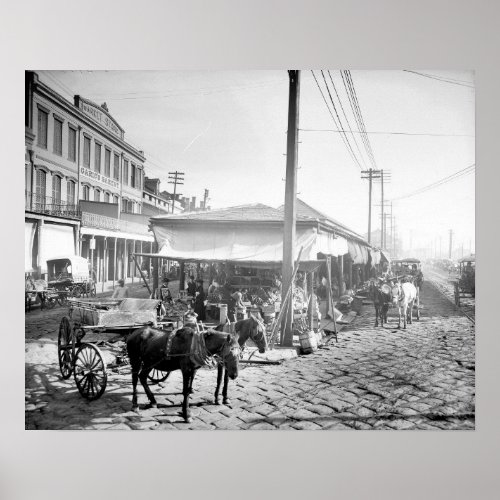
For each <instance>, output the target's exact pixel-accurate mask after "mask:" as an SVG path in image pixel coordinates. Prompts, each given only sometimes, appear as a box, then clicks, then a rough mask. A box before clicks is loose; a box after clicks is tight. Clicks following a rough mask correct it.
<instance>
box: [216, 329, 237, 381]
mask: <svg viewBox="0 0 500 500" xmlns="http://www.w3.org/2000/svg"><path fill="white" fill-rule="evenodd" d="M240 352H241V349H240V344H238V341H237V340H236V337H234V336H232V335H228V336H227V339H226V341H225V342H224V346H223V347H222V351H221V354H220V355H221V357H222V361H223V363H224V365H225V367H226V370H227V374H228V376H229V378H230V379H231V380H234V379H235V378H236V377H237V376H238V367H239V359H240Z"/></svg>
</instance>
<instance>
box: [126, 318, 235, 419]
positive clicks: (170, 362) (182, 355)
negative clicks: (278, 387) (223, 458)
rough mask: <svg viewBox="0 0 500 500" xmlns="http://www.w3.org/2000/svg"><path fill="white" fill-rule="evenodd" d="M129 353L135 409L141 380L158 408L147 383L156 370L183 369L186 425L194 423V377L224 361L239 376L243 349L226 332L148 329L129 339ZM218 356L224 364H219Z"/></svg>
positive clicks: (227, 367)
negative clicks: (241, 350) (152, 371)
mask: <svg viewBox="0 0 500 500" xmlns="http://www.w3.org/2000/svg"><path fill="white" fill-rule="evenodd" d="M127 352H128V355H129V359H130V365H131V368H132V386H133V395H132V408H133V409H135V408H137V381H138V380H140V381H141V384H142V386H143V387H144V391H145V392H146V395H147V397H148V399H149V402H150V404H151V407H156V399H155V397H154V395H153V393H152V392H151V389H150V388H149V387H148V381H147V380H148V374H149V372H150V371H151V370H152V369H153V368H156V369H157V370H161V371H165V372H171V371H174V370H181V371H182V381H183V388H182V394H183V396H184V399H183V403H182V416H183V418H184V420H185V421H186V422H191V411H190V409H189V395H190V394H191V392H192V386H193V379H194V376H195V375H196V372H197V370H198V369H199V368H200V367H201V366H203V365H208V364H210V363H215V362H222V363H224V365H225V367H226V369H227V372H228V376H229V377H230V378H231V379H235V378H236V377H237V376H238V361H239V357H240V346H239V344H238V342H236V339H235V338H234V337H233V336H231V335H228V334H226V333H219V332H215V331H207V332H201V333H199V334H198V333H196V332H195V331H194V330H193V329H192V328H189V327H184V328H181V329H179V330H177V331H173V332H165V331H163V330H157V329H155V328H152V327H150V326H145V327H142V328H139V329H137V330H135V331H134V332H132V334H131V335H130V336H129V338H128V339H127ZM214 356H217V358H218V360H220V361H215V360H214V359H213V358H214Z"/></svg>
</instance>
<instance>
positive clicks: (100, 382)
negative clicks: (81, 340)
mask: <svg viewBox="0 0 500 500" xmlns="http://www.w3.org/2000/svg"><path fill="white" fill-rule="evenodd" d="M74 366H75V367H74V373H73V376H74V378H75V383H76V386H77V387H78V390H79V391H80V394H81V395H82V397H84V398H85V399H88V400H89V401H94V400H95V399H99V398H100V397H101V396H102V394H103V392H104V389H106V383H107V381H108V375H107V373H106V362H105V361H104V358H103V357H102V354H101V351H100V350H99V348H98V347H96V346H95V345H93V344H82V345H81V346H80V348H79V349H78V351H77V353H76V356H75V365H74Z"/></svg>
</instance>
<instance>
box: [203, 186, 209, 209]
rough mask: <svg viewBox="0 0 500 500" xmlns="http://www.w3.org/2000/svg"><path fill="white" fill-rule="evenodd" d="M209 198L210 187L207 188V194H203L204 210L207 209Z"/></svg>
mask: <svg viewBox="0 0 500 500" xmlns="http://www.w3.org/2000/svg"><path fill="white" fill-rule="evenodd" d="M207 200H208V189H205V194H204V195H203V210H206V209H207Z"/></svg>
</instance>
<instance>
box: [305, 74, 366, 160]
mask: <svg viewBox="0 0 500 500" xmlns="http://www.w3.org/2000/svg"><path fill="white" fill-rule="evenodd" d="M311 73H312V76H313V77H314V80H315V82H316V85H317V86H318V89H319V92H320V94H321V97H322V98H323V101H324V103H325V106H326V109H328V112H329V113H330V116H331V117H332V120H333V123H334V124H335V126H336V127H337V128H338V129H341V128H342V127H340V126H339V125H338V124H337V122H336V120H335V117H334V116H333V113H332V111H331V110H330V106H329V105H328V102H327V100H326V97H325V95H324V93H323V90H322V89H321V86H320V84H319V82H318V79H317V78H316V75H315V74H314V71H313V70H311ZM341 137H342V140H343V141H344V143H345V138H344V136H343V135H341ZM346 146H347V144H346ZM347 149H348V151H349V154H350V155H351V158H352V159H353V161H354V163H356V165H358V167H359V168H360V169H363V167H362V166H361V164H360V163H359V160H358V159H357V157H356V155H354V153H353V152H352V149H351V148H350V147H348V146H347Z"/></svg>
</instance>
